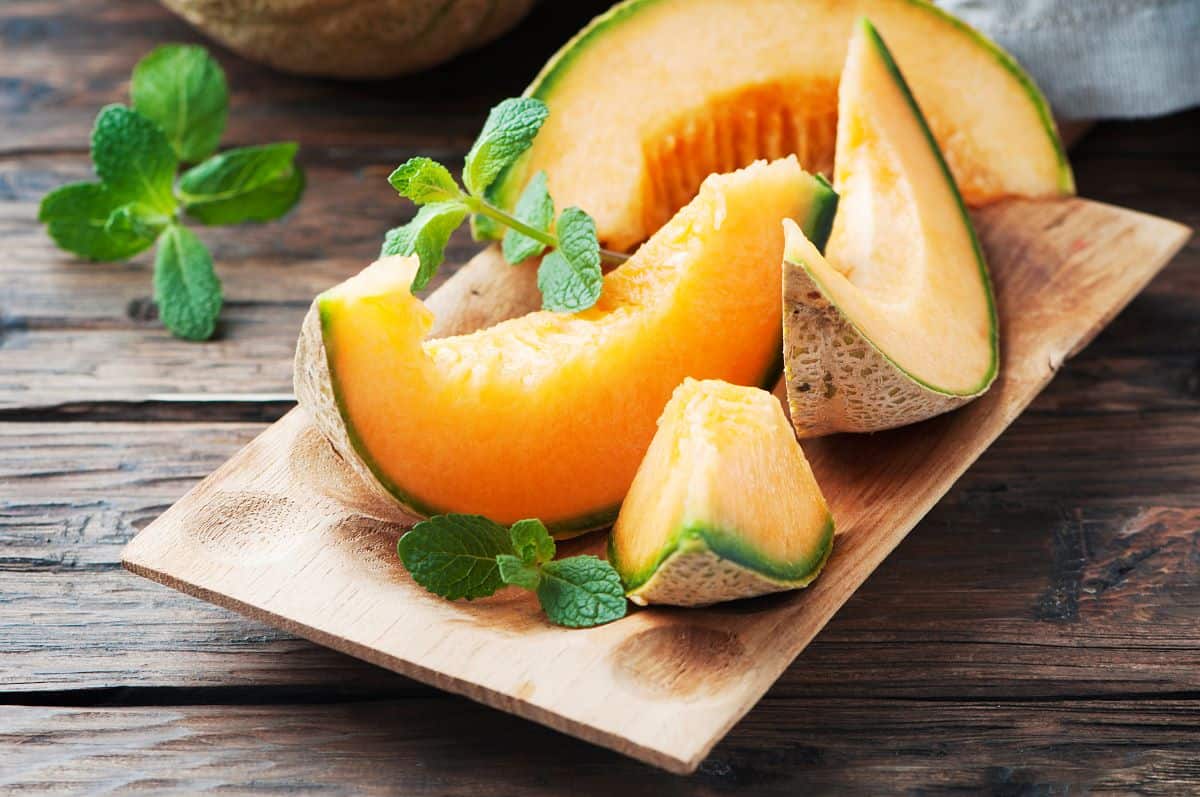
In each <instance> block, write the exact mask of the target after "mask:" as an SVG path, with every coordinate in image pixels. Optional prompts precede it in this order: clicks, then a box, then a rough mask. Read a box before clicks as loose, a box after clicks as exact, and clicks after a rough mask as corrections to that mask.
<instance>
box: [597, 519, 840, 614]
mask: <svg viewBox="0 0 1200 797" xmlns="http://www.w3.org/2000/svg"><path fill="white" fill-rule="evenodd" d="M833 534H834V524H833V518H832V517H830V518H829V519H828V522H827V523H826V524H825V529H824V531H823V532H822V542H821V543H820V548H819V549H818V552H817V553H816V554H815V555H814V556H812V557H811V558H808V559H805V560H802V561H799V562H792V563H787V564H784V563H780V562H776V561H774V560H772V559H770V558H769V557H767V556H766V555H765V554H763V553H762V552H761V551H759V550H757V549H755V548H754V547H753V546H751V545H750V544H748V543H747V542H746V541H745V539H744V537H743V536H742V535H740V534H731V533H729V532H727V531H723V530H720V529H714V528H710V527H707V526H703V525H689V526H685V527H684V528H681V529H680V530H679V531H678V532H677V533H676V535H675V537H674V538H673V539H672V541H671V542H670V543H668V545H667V547H665V548H664V549H663V552H662V554H661V555H660V557H659V559H658V560H657V561H655V562H654V563H652V564H651V565H650V566H648V567H646V568H644V569H642V570H641V571H638V572H635V573H630V574H629V575H628V576H625V577H624V583H625V588H626V595H627V596H628V597H629V599H630V600H631V601H633V602H634V603H636V604H638V605H639V606H646V605H648V604H667V605H671V606H707V605H710V604H714V603H721V602H724V601H729V600H737V599H739V598H745V597H747V596H758V595H767V594H770V593H774V592H785V591H787V590H792V589H799V588H801V587H807V586H808V585H809V584H811V583H812V581H813V580H814V579H815V578H816V577H817V576H818V575H820V574H821V570H822V568H823V567H824V566H825V562H826V561H827V560H828V559H829V554H830V553H831V552H832V551H833ZM615 558H616V554H615V552H614V551H613V549H612V547H611V543H610V547H609V559H610V560H614V559H615ZM617 569H618V571H619V570H620V566H619V564H618V565H617Z"/></svg>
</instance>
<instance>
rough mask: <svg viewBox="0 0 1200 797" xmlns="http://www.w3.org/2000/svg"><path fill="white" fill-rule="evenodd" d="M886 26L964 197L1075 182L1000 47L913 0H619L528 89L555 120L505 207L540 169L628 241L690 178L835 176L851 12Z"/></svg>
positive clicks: (686, 190)
mask: <svg viewBox="0 0 1200 797" xmlns="http://www.w3.org/2000/svg"><path fill="white" fill-rule="evenodd" d="M864 14H865V15H867V16H869V17H871V18H872V19H873V20H874V21H875V22H876V24H878V25H879V28H880V30H882V31H883V32H884V34H885V35H887V37H888V40H889V41H890V42H891V43H892V45H893V47H894V48H895V52H896V56H897V59H898V60H899V61H900V63H901V64H902V65H903V66H904V68H905V71H906V74H908V76H909V79H910V80H911V83H912V86H913V90H914V91H915V92H916V95H917V98H918V99H919V100H920V102H921V107H922V108H923V109H924V110H925V113H926V114H927V115H928V117H929V121H930V124H931V125H932V127H933V131H934V133H935V135H936V136H937V139H938V141H939V143H940V144H941V145H942V147H943V149H944V150H945V152H946V157H947V160H948V161H949V163H950V166H951V168H952V170H953V172H954V175H955V177H956V178H957V179H958V181H959V186H960V188H961V189H962V192H963V195H964V196H965V197H966V199H967V201H968V202H969V203H970V204H972V205H977V204H984V203H987V202H990V201H993V200H996V199H999V198H1001V197H1005V196H1011V195H1022V196H1045V195H1057V194H1069V193H1073V191H1074V183H1073V180H1072V177H1071V171H1070V167H1069V165H1068V164H1067V161H1066V158H1065V157H1064V155H1063V150H1062V146H1061V144H1060V143H1059V139H1058V133H1057V132H1056V130H1055V127H1054V122H1053V119H1052V118H1051V116H1050V111H1049V108H1048V106H1047V105H1046V101H1045V99H1044V98H1043V96H1042V94H1041V92H1040V91H1038V89H1037V87H1036V86H1035V85H1034V83H1033V81H1032V80H1030V78H1029V77H1028V75H1026V74H1025V73H1024V72H1023V71H1022V70H1021V68H1020V67H1019V66H1018V65H1017V63H1016V62H1015V61H1013V59H1012V58H1011V57H1010V56H1008V55H1007V54H1006V53H1005V52H1003V51H1002V50H1000V49H999V48H998V47H997V46H996V45H995V44H993V43H992V42H990V41H989V40H987V39H986V38H984V37H983V36H982V35H980V34H979V33H978V32H976V31H975V30H973V29H972V28H970V27H969V26H967V25H966V24H965V23H963V22H961V21H959V20H958V19H956V18H954V17H952V16H950V15H949V14H947V13H946V12H944V11H940V10H938V9H937V8H936V7H934V6H933V5H931V4H929V3H927V2H923V0H836V1H835V0H627V2H624V3H620V4H618V5H617V6H615V7H613V8H612V9H611V10H610V11H608V12H607V13H605V14H603V15H601V16H599V17H597V18H596V19H595V20H593V21H592V22H591V24H589V25H588V26H587V27H586V28H584V29H583V30H582V31H580V32H579V33H578V34H577V35H576V36H575V37H574V38H573V39H571V41H569V42H568V43H567V44H566V45H565V46H564V47H563V48H562V49H561V50H559V52H558V53H557V54H556V55H555V56H554V57H553V58H552V59H551V60H550V61H549V63H547V64H546V66H545V67H544V68H543V69H542V71H541V73H540V74H539V75H538V76H537V78H536V79H535V80H534V81H533V84H532V85H531V86H530V87H529V88H528V89H527V91H526V93H527V94H528V95H530V96H534V97H538V98H540V99H542V100H544V101H545V102H546V103H547V104H548V105H549V106H550V111H551V113H550V118H549V119H548V120H547V122H546V124H545V126H544V127H543V128H542V130H541V132H540V133H539V134H538V137H537V140H536V142H535V143H534V145H533V147H532V149H531V150H530V151H529V152H528V154H527V156H526V157H525V158H524V159H523V160H522V161H521V162H519V163H518V164H517V165H516V166H515V167H514V168H512V169H510V170H509V173H508V174H506V175H503V176H502V177H501V179H500V180H498V181H497V183H496V184H495V186H494V187H493V189H492V191H491V194H492V198H493V199H494V200H495V201H496V202H498V203H499V204H502V205H504V206H507V207H512V205H513V204H514V203H515V202H516V200H517V197H518V196H520V193H521V191H522V190H523V189H524V187H525V185H526V183H527V182H528V181H529V179H530V178H531V177H532V176H533V175H534V174H536V173H537V172H538V171H539V170H543V169H544V170H545V171H546V172H547V173H548V174H549V177H550V192H551V194H553V196H554V198H555V200H557V202H558V203H559V205H560V206H564V207H565V206H569V205H578V206H579V207H582V208H585V209H586V210H587V211H588V212H589V213H590V214H591V215H592V216H593V217H595V219H596V226H597V230H598V232H599V235H600V238H601V241H602V242H604V243H605V244H606V245H608V246H610V247H614V248H621V249H625V248H628V247H630V246H632V245H634V244H636V243H638V242H640V241H642V240H644V239H645V238H646V237H647V236H648V235H649V234H650V233H652V232H653V231H654V230H656V229H658V227H659V225H661V224H662V223H663V222H665V221H666V220H667V219H668V218H670V217H671V214H672V213H674V212H675V210H676V209H678V208H680V207H682V206H683V205H684V204H686V203H687V202H688V200H689V199H691V197H692V195H693V194H694V193H695V191H696V188H697V187H698V186H699V185H700V182H701V180H703V179H704V177H705V176H706V175H708V174H710V173H712V172H726V171H730V170H732V169H735V168H737V167H739V166H743V165H745V164H747V163H750V162H751V161H753V160H755V159H756V158H778V157H781V156H783V155H787V154H789V153H795V154H797V155H798V156H799V158H800V163H801V165H802V166H803V167H804V168H806V169H808V170H810V171H814V172H818V171H819V172H822V173H824V174H826V175H828V174H830V172H831V167H832V165H833V154H834V137H835V124H836V117H837V85H838V77H839V71H840V69H841V65H842V62H843V61H845V57H846V42H847V40H848V39H849V37H850V33H851V31H852V29H853V24H854V20H855V19H856V18H858V17H859V16H860V15H864Z"/></svg>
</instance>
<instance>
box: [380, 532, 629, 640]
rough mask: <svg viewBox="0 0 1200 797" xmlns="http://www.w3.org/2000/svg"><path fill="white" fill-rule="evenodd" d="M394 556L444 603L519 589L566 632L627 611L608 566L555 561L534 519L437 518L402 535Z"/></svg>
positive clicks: (585, 560) (588, 560)
mask: <svg viewBox="0 0 1200 797" xmlns="http://www.w3.org/2000/svg"><path fill="white" fill-rule="evenodd" d="M397 552H398V553H399V555H400V560H401V561H402V562H403V563H404V566H405V567H406V568H408V572H409V573H410V574H411V575H412V577H413V580H414V581H416V582H417V583H418V584H420V585H421V586H422V587H424V588H425V589H427V590H429V591H430V592H432V593H434V594H435V595H440V596H441V597H443V598H450V599H458V598H466V599H467V600H474V599H476V598H485V597H487V596H489V595H492V594H494V593H495V592H496V591H497V590H499V589H500V588H501V587H502V586H504V585H505V584H507V585H510V586H514V587H520V588H522V589H527V590H530V591H531V592H534V593H535V594H536V595H537V597H538V602H539V603H540V604H541V606H542V610H543V611H544V612H545V613H546V617H547V619H549V620H550V622H552V623H555V624H556V625H561V626H565V627H568V628H587V627H590V626H595V625H602V624H604V623H609V622H612V621H613V620H619V619H620V618H622V617H624V616H625V611H626V609H627V608H628V604H627V603H626V601H625V591H624V589H623V588H622V586H621V578H620V576H618V575H617V571H616V570H614V569H613V566H612V565H610V564H609V563H608V562H606V561H604V560H603V559H600V558H598V557H595V556H570V557H567V558H565V559H555V558H554V554H555V545H554V538H553V537H551V536H550V532H548V531H547V530H546V526H545V525H544V524H543V523H542V522H541V521H540V520H537V519H529V520H520V521H517V522H516V523H514V524H513V525H512V528H510V529H508V530H505V528H504V527H503V526H500V525H498V524H496V523H493V522H492V521H491V520H488V519H487V518H485V517H483V516H482V515H455V514H451V515H436V516H434V517H431V518H429V519H428V520H424V521H422V522H420V523H418V524H417V525H416V526H414V527H413V529H412V531H410V532H408V533H407V534H405V535H404V536H403V537H401V538H400V542H399V544H398V545H397Z"/></svg>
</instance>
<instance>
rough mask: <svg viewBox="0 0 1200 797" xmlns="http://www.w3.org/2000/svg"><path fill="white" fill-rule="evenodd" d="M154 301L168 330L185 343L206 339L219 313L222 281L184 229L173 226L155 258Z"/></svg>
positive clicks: (203, 249)
mask: <svg viewBox="0 0 1200 797" xmlns="http://www.w3.org/2000/svg"><path fill="white" fill-rule="evenodd" d="M154 301H155V302H156V303H157V304H158V315H159V317H160V318H161V319H162V321H163V323H164V324H166V326H167V329H169V330H171V331H172V332H174V333H175V334H176V335H178V336H179V337H181V338H185V339H187V340H207V339H208V338H210V337H212V334H213V332H214V331H215V330H216V326H217V316H218V315H219V314H220V312H221V281H220V280H218V279H217V275H216V274H215V273H213V261H212V255H210V254H209V252H208V249H207V248H206V247H205V246H204V244H202V243H201V242H200V239H199V238H197V237H196V234H195V233H193V232H192V231H191V230H189V229H187V228H186V227H180V226H179V225H178V224H172V225H171V226H169V227H167V229H166V232H164V233H163V235H162V238H161V240H160V241H159V245H158V253H157V255H156V256H155V258H154Z"/></svg>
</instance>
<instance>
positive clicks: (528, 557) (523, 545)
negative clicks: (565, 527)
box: [508, 518, 554, 565]
mask: <svg viewBox="0 0 1200 797" xmlns="http://www.w3.org/2000/svg"><path fill="white" fill-rule="evenodd" d="M508 533H509V536H510V537H511V538H512V545H513V551H515V552H516V555H517V556H518V557H520V559H521V561H522V562H524V563H525V564H527V565H540V564H543V563H545V562H549V561H550V560H551V559H553V558H554V538H553V537H551V536H550V532H549V531H547V530H546V526H545V525H544V524H543V523H542V521H540V520H538V519H537V518H530V519H528V520H518V521H517V522H516V523H514V524H513V525H512V528H511V529H509V532H508Z"/></svg>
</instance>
